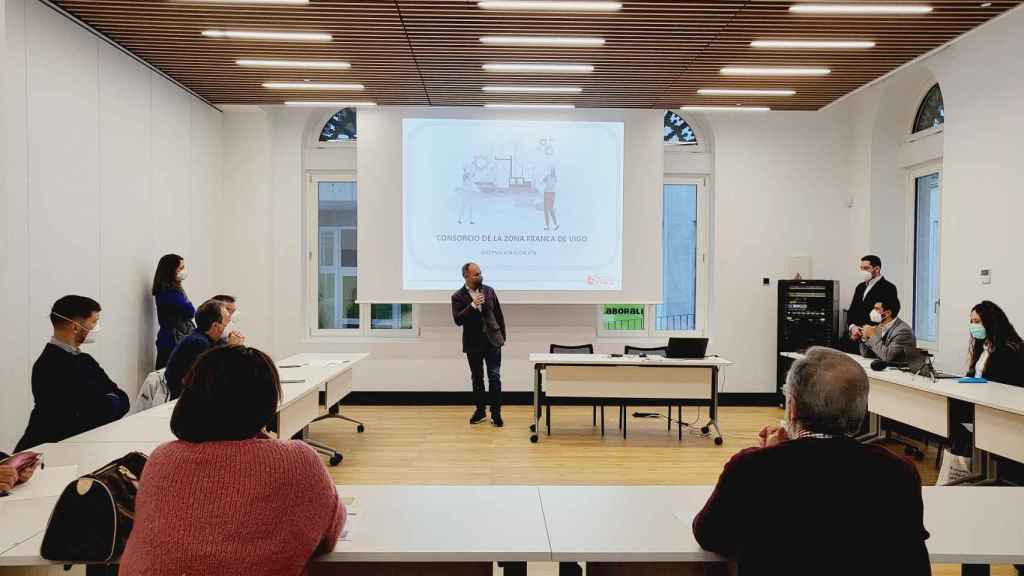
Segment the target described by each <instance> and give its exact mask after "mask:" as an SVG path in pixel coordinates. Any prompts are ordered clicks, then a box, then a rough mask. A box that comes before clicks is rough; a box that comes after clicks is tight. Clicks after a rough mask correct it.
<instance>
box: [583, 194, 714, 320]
mask: <svg viewBox="0 0 1024 576" xmlns="http://www.w3.org/2000/svg"><path fill="white" fill-rule="evenodd" d="M703 190H704V182H703V180H697V179H688V178H666V179H665V182H664V185H663V188H662V223H661V238H662V240H661V261H662V264H661V266H662V269H661V292H662V300H663V302H662V303H661V304H651V305H642V304H604V305H602V306H600V307H599V309H598V314H599V322H600V325H599V333H601V334H603V335H624V336H627V335H632V336H653V335H663V334H680V335H691V334H698V333H701V332H702V331H703V322H704V318H703V317H702V314H701V313H700V310H701V305H702V303H703V291H702V290H701V288H702V286H703V279H704V263H705V258H704V253H705V242H704V234H705V230H706V226H705V224H704V223H705V221H706V218H705V217H704V216H703V215H702V214H703V213H702V210H704V207H705V206H704V204H705V203H704V202H703V198H702V196H703Z"/></svg>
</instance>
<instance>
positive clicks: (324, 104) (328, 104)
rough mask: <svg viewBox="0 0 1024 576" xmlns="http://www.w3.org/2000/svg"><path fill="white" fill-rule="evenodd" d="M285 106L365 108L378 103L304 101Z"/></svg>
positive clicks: (291, 101)
mask: <svg viewBox="0 0 1024 576" xmlns="http://www.w3.org/2000/svg"><path fill="white" fill-rule="evenodd" d="M284 105H285V106H298V107H302V108H363V107H368V106H376V105H377V103H376V102H325V101H317V102H307V101H302V100H289V101H287V102H285V103H284Z"/></svg>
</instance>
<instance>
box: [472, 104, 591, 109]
mask: <svg viewBox="0 0 1024 576" xmlns="http://www.w3.org/2000/svg"><path fill="white" fill-rule="evenodd" d="M484 108H507V109H511V110H569V109H572V108H575V106H573V105H572V104H484Z"/></svg>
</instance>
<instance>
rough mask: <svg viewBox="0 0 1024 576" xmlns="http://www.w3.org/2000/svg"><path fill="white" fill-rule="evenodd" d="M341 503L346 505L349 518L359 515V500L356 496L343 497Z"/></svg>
mask: <svg viewBox="0 0 1024 576" xmlns="http://www.w3.org/2000/svg"><path fill="white" fill-rule="evenodd" d="M341 502H342V504H344V505H345V513H346V514H348V515H349V516H354V515H356V514H358V513H359V507H358V504H359V499H358V498H356V497H355V496H342V497H341Z"/></svg>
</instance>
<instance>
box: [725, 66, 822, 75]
mask: <svg viewBox="0 0 1024 576" xmlns="http://www.w3.org/2000/svg"><path fill="white" fill-rule="evenodd" d="M721 73H722V75H723V76H827V75H829V74H831V73H832V71H831V70H829V69H828V68H749V67H738V66H729V67H725V68H722V70H721Z"/></svg>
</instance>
